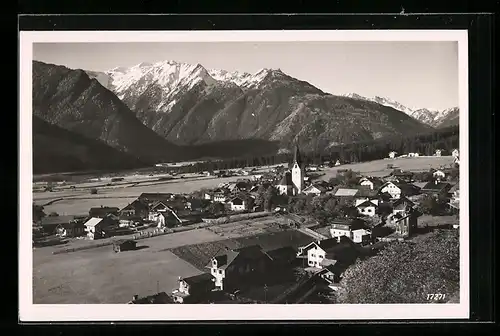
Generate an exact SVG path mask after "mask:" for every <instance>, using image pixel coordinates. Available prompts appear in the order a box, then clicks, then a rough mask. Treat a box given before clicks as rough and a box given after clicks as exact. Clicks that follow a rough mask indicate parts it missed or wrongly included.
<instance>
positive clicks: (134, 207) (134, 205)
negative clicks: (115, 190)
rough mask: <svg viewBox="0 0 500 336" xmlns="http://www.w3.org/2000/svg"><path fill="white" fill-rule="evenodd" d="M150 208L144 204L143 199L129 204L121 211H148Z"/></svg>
mask: <svg viewBox="0 0 500 336" xmlns="http://www.w3.org/2000/svg"><path fill="white" fill-rule="evenodd" d="M147 208H148V205H147V204H146V203H145V202H143V201H142V200H141V199H136V200H134V201H133V202H131V203H129V204H127V205H126V206H125V207H123V208H122V209H121V210H120V212H121V211H126V210H138V209H144V210H146V209H147Z"/></svg>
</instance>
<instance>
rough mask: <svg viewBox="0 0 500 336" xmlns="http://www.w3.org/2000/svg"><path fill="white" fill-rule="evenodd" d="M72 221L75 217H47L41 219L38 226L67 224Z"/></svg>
mask: <svg viewBox="0 0 500 336" xmlns="http://www.w3.org/2000/svg"><path fill="white" fill-rule="evenodd" d="M74 219H75V216H47V217H43V218H42V220H41V222H40V224H41V225H42V226H44V225H59V224H67V223H69V222H70V221H72V220H74Z"/></svg>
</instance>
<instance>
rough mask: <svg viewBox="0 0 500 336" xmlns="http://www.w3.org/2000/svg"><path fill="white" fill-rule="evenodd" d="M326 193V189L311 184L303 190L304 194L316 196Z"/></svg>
mask: <svg viewBox="0 0 500 336" xmlns="http://www.w3.org/2000/svg"><path fill="white" fill-rule="evenodd" d="M325 192H326V188H325V187H323V186H322V185H319V184H311V185H309V186H308V187H306V188H304V190H302V193H303V194H305V195H314V196H319V195H321V194H324V193H325Z"/></svg>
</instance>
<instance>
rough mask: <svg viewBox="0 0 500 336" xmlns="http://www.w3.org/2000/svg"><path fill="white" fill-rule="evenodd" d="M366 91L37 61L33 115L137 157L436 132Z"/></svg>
mask: <svg viewBox="0 0 500 336" xmlns="http://www.w3.org/2000/svg"><path fill="white" fill-rule="evenodd" d="M360 97H361V96H359V97H357V96H341V95H332V94H329V93H326V92H323V91H322V90H320V89H318V88H316V87H315V86H313V85H312V84H310V83H308V82H306V81H302V80H299V79H297V78H293V77H291V76H289V75H287V74H285V73H284V72H282V71H281V70H280V69H261V70H259V71H257V72H256V73H254V74H249V73H240V72H228V71H224V70H213V69H206V68H204V67H203V66H202V65H200V64H186V63H182V62H175V61H164V62H158V63H154V64H151V63H141V64H138V65H136V66H133V67H130V68H125V67H117V68H114V69H111V70H109V71H106V72H96V71H88V70H82V69H68V68H66V67H64V66H59V65H53V64H47V63H42V62H38V61H34V62H33V115H34V116H35V117H37V118H40V119H41V120H43V121H45V122H47V123H48V124H51V125H53V126H55V127H58V128H61V129H64V130H66V131H68V132H73V133H75V134H78V135H80V136H83V137H85V138H88V139H92V140H96V141H99V143H100V144H102V145H103V146H109V147H111V148H112V149H114V150H116V151H118V152H120V153H121V154H126V155H127V157H129V158H130V160H132V161H133V162H148V163H150V162H158V161H178V160H191V159H197V158H200V157H205V158H206V157H210V158H224V157H234V156H244V155H264V154H272V153H276V152H277V151H283V150H288V149H289V148H290V147H291V145H292V143H294V142H295V141H298V142H299V144H300V146H301V147H302V148H303V150H304V151H309V150H315V149H319V148H321V149H324V148H329V147H331V146H335V145H338V144H341V143H352V142H356V141H367V140H372V139H377V138H381V137H384V136H390V135H398V134H399V135H403V134H405V135H408V134H416V133H423V132H427V131H430V130H431V129H432V127H431V126H430V125H428V124H426V123H424V122H422V121H420V120H417V119H416V118H414V117H412V116H411V114H410V113H409V112H408V111H406V110H405V111H402V110H401V107H399V108H398V107H397V106H388V105H389V104H387V103H383V102H382V101H375V100H370V99H360ZM401 106H402V105H401ZM412 112H413V111H412ZM34 141H35V142H36V141H38V135H37V133H36V130H35V129H34ZM91 162H93V161H91Z"/></svg>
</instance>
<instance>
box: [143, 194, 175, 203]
mask: <svg viewBox="0 0 500 336" xmlns="http://www.w3.org/2000/svg"><path fill="white" fill-rule="evenodd" d="M174 198H175V194H172V193H142V194H141V195H139V197H138V198H137V199H138V200H139V201H141V202H143V203H144V204H146V205H148V206H150V205H152V204H154V203H155V202H158V201H161V202H165V203H166V202H168V201H170V200H173V199H174Z"/></svg>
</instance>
